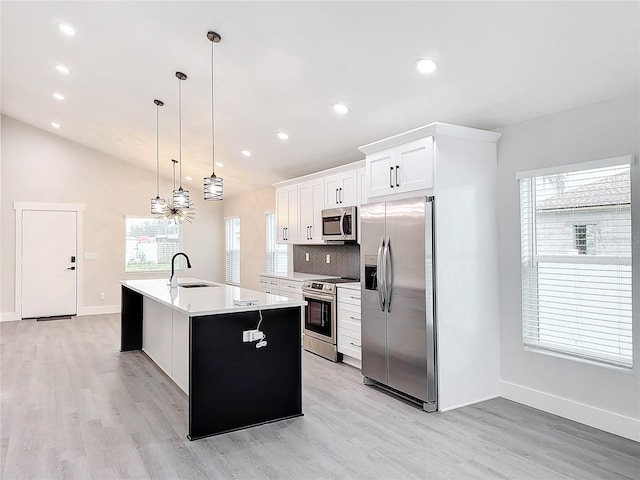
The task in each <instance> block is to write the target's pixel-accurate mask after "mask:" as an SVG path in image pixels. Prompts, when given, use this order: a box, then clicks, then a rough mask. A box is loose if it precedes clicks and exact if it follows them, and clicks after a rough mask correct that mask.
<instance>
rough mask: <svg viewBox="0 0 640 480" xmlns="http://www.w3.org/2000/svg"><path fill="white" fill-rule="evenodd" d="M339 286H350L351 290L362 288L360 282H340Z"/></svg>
mask: <svg viewBox="0 0 640 480" xmlns="http://www.w3.org/2000/svg"><path fill="white" fill-rule="evenodd" d="M336 287H338V288H348V289H349V290H360V282H349V283H338V284H337V285H336Z"/></svg>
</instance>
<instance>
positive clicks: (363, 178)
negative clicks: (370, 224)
mask: <svg viewBox="0 0 640 480" xmlns="http://www.w3.org/2000/svg"><path fill="white" fill-rule="evenodd" d="M366 173H367V169H366V168H360V169H358V208H359V207H360V206H361V205H365V204H366V203H367V202H368V193H367V188H368V187H367V175H366ZM361 224H362V223H361V222H360V215H358V231H357V237H358V243H360V226H361Z"/></svg>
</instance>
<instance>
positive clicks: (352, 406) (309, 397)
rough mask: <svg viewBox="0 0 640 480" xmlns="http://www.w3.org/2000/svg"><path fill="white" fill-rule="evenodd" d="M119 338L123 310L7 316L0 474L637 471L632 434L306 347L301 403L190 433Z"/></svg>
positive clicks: (149, 367) (164, 388)
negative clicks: (405, 396)
mask: <svg viewBox="0 0 640 480" xmlns="http://www.w3.org/2000/svg"><path fill="white" fill-rule="evenodd" d="M119 338H120V336H119V317H118V316H117V315H101V316H94V317H80V318H73V319H71V320H59V321H50V322H38V323H37V322H35V321H21V322H5V323H2V324H0V341H1V345H0V348H1V354H2V356H1V360H2V365H1V376H0V380H1V383H0V389H1V390H0V391H1V393H2V400H1V404H0V408H1V411H0V419H1V423H0V430H1V431H0V437H1V442H2V443H1V451H0V455H1V457H0V460H1V465H0V466H1V469H0V474H1V475H0V476H1V477H2V478H3V479H7V480H8V479H18V478H31V479H53V478H79V479H90V478H181V479H192V478H193V479H199V478H202V479H213V478H220V479H223V478H233V479H245V478H246V479H254V478H256V479H260V478H273V479H280V478H282V479H296V480H297V479H325V478H330V479H351V478H354V479H356V478H358V479H375V478H380V479H413V478H416V479H418V478H419V479H427V478H429V479H440V478H448V479H471V478H489V479H495V478H514V479H555V478H579V479H631V478H633V479H639V478H640V444H638V443H636V442H633V441H630V440H625V439H623V438H620V437H617V436H614V435H610V434H607V433H604V432H601V431H599V430H595V429H593V428H589V427H586V426H584V425H580V424H577V423H574V422H571V421H568V420H564V419H561V418H559V417H555V416H553V415H548V414H545V413H542V412H540V411H537V410H534V409H532V408H528V407H525V406H522V405H519V404H516V403H513V402H510V401H507V400H503V399H496V400H491V401H487V402H483V403H480V404H478V405H474V406H471V407H465V408H462V409H459V410H456V411H452V412H447V413H435V414H427V413H424V412H422V411H421V410H419V409H417V408H415V407H413V406H410V405H408V404H406V403H404V402H402V401H399V400H397V399H396V398H393V397H390V396H389V395H387V394H385V393H383V392H381V391H379V390H376V389H373V388H371V387H365V386H363V385H362V381H361V377H360V374H359V371H358V370H355V369H353V368H351V367H349V366H346V365H343V364H332V363H330V362H328V361H326V360H323V359H321V358H319V357H316V356H314V355H311V354H309V353H305V355H304V400H303V407H304V412H305V416H304V417H300V418H296V419H292V420H288V421H284V422H277V423H272V424H269V425H264V426H261V427H256V428H252V429H248V430H244V431H240V432H235V433H230V434H226V435H221V436H217V437H211V438H208V439H205V440H199V441H195V442H189V441H188V440H186V438H185V435H186V426H187V397H186V396H185V395H184V393H182V392H181V391H180V390H179V389H178V388H177V387H176V386H175V385H173V383H172V382H171V381H170V380H168V379H167V377H165V376H164V375H163V374H162V373H161V372H160V371H159V370H158V369H157V368H156V367H155V366H154V364H153V363H152V362H151V361H150V360H149V359H148V358H147V357H145V356H144V355H143V354H141V353H138V352H129V353H119V352H118V347H119ZM211 414H212V415H215V412H211Z"/></svg>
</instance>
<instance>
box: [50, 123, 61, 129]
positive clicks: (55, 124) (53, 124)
mask: <svg viewBox="0 0 640 480" xmlns="http://www.w3.org/2000/svg"><path fill="white" fill-rule="evenodd" d="M51 126H52V127H53V128H60V124H59V123H56V122H51Z"/></svg>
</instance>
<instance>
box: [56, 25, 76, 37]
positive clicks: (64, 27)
mask: <svg viewBox="0 0 640 480" xmlns="http://www.w3.org/2000/svg"><path fill="white" fill-rule="evenodd" d="M58 28H59V29H60V31H61V32H62V33H64V34H65V35H69V36H70V37H73V36H74V35H75V34H76V30H75V28H73V27H72V26H71V25H67V24H66V23H59V24H58Z"/></svg>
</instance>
